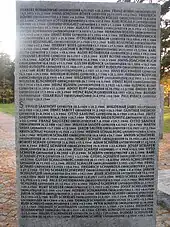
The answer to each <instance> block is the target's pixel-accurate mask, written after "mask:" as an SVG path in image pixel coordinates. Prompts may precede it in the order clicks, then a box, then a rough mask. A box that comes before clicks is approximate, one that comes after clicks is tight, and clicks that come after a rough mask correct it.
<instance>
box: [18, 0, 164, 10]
mask: <svg viewBox="0 0 170 227" xmlns="http://www.w3.org/2000/svg"><path fill="white" fill-rule="evenodd" d="M16 5H17V8H21V7H27V8H32V7H39V8H51V7H55V6H56V7H57V8H68V9H69V8H71V7H72V8H75V9H76V8H91V9H93V8H103V9H104V8H105V9H106V8H113V9H114V8H119V9H129V10H130V9H139V10H140V9H141V10H143V9H146V10H160V8H161V6H160V4H157V3H146V4H145V3H128V2H125V3H117V2H111V1H107V2H105V1H104V0H101V1H100V2H98V1H93V0H92V1H90V2H89V1H88V2H86V1H82V2H80V1H78V0H74V1H61V0H59V1H22V0H20V1H16Z"/></svg>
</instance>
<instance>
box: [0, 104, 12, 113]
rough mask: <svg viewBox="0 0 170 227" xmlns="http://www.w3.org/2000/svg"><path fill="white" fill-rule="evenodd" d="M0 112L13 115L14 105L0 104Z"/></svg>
mask: <svg viewBox="0 0 170 227" xmlns="http://www.w3.org/2000/svg"><path fill="white" fill-rule="evenodd" d="M0 112H4V113H7V114H11V115H13V116H14V115H15V104H14V103H9V104H2V103H0Z"/></svg>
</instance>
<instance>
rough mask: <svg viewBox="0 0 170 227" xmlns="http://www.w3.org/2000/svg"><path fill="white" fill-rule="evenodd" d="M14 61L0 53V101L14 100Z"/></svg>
mask: <svg viewBox="0 0 170 227" xmlns="http://www.w3.org/2000/svg"><path fill="white" fill-rule="evenodd" d="M14 68H15V67H14V61H12V60H11V59H10V57H9V55H8V54H6V53H0V103H11V102H14V84H15V77H14Z"/></svg>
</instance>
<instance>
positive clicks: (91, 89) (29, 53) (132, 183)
mask: <svg viewBox="0 0 170 227" xmlns="http://www.w3.org/2000/svg"><path fill="white" fill-rule="evenodd" d="M159 13H160V8H159V6H157V5H155V4H130V3H128V4H126V3H125V4H117V3H106V2H104V3H101V2H100V3H89V2H88V3H87V2H83V3H80V2H43V1H41V2H17V59H16V88H17V89H16V90H17V91H16V104H17V116H16V121H17V124H16V125H17V127H16V140H17V167H18V170H17V180H18V199H19V226H22V227H46V226H50V227H54V226H55V227H61V226H62V227H87V226H88V227H105V226H107V227H111V226H112V227H113V226H115V227H146V226H147V227H155V215H156V190H157V150H158V141H159V110H160V97H159V56H160V55H159V49H160V47H159V42H160V40H159V34H160V32H159V22H160V21H159V18H160V14H159Z"/></svg>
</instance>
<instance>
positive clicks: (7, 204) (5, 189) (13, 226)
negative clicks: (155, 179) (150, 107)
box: [0, 113, 170, 227]
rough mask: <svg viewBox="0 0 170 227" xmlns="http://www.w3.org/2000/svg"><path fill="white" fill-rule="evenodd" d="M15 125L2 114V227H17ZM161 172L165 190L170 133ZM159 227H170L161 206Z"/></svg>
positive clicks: (162, 148)
mask: <svg viewBox="0 0 170 227" xmlns="http://www.w3.org/2000/svg"><path fill="white" fill-rule="evenodd" d="M14 125H15V122H14V117H12V116H10V115H7V114H4V113H0V227H17V218H16V212H17V203H16V175H15V172H16V165H15V136H14V132H15V131H14V127H15V126H14ZM159 170H160V171H166V172H161V174H160V175H159V178H160V179H159V180H160V185H161V184H162V185H161V187H163V188H164V186H163V185H164V184H167V182H166V181H165V180H164V178H166V176H167V174H168V179H169V171H170V133H168V134H165V135H164V139H163V140H162V141H161V142H160V149H159ZM168 182H169V181H168ZM162 190H163V189H162ZM164 190H165V188H164ZM166 190H167V189H166ZM146 227H147V226H146ZM157 227H170V211H167V210H166V209H164V208H162V207H160V206H158V209H157Z"/></svg>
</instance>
